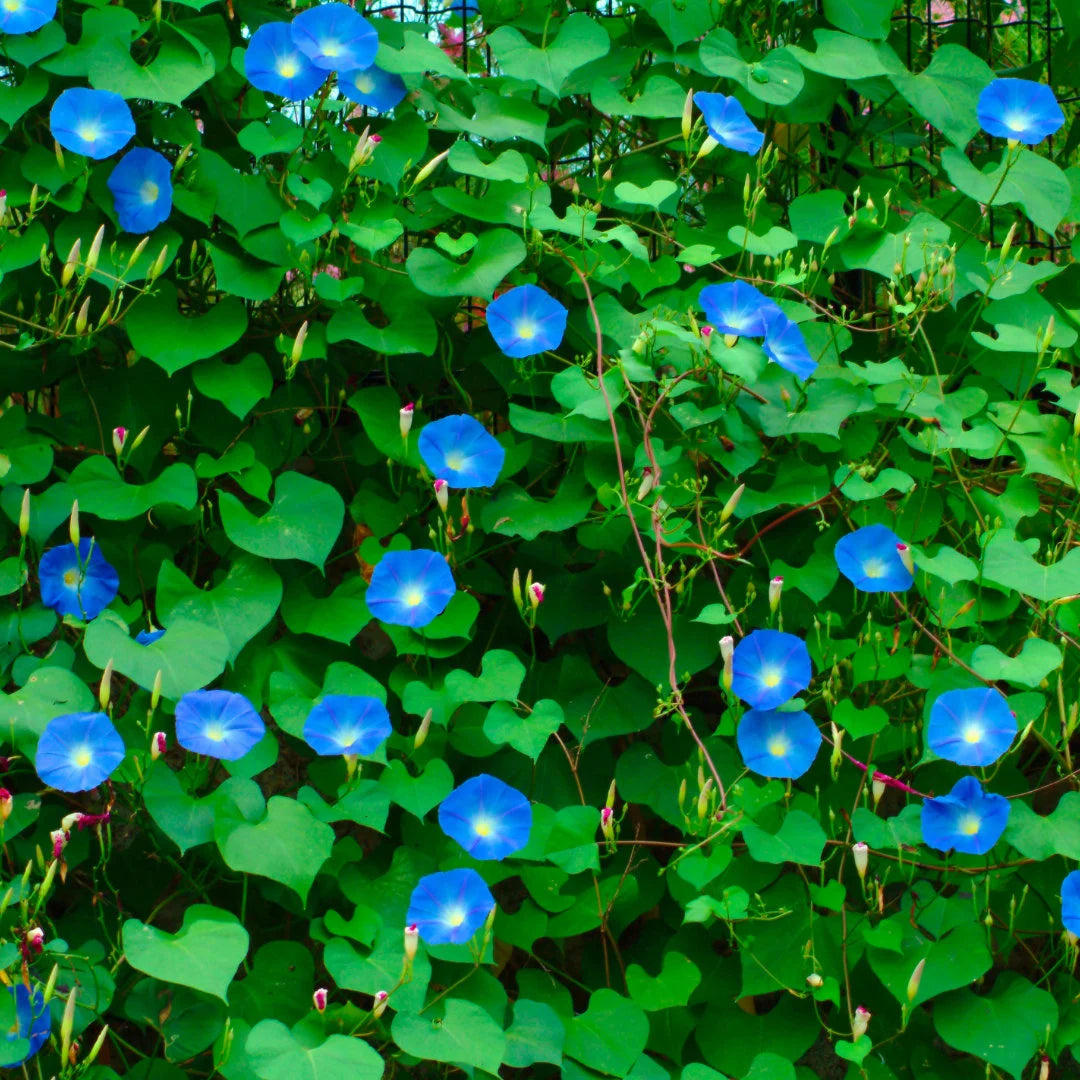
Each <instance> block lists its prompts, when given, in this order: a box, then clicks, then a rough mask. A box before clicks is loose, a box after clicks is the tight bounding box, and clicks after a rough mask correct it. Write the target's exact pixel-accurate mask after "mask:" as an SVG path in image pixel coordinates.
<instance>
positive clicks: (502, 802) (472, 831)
mask: <svg viewBox="0 0 1080 1080" xmlns="http://www.w3.org/2000/svg"><path fill="white" fill-rule="evenodd" d="M439 825H440V826H441V827H442V831H443V832H444V833H446V835H447V836H449V837H450V838H451V839H453V840H456V841H457V842H458V843H459V844H460V845H461V846H462V847H463V848H464V849H465V850H466V851H467V852H468V853H469V854H470V855H471V856H472V857H473V858H474V859H504V858H505V857H506V856H507V855H511V854H513V852H515V851H518V850H519V849H521V848H523V847H524V846H525V845H526V844H527V843H528V842H529V831H530V830H531V829H532V806H531V805H530V804H529V800H528V799H526V798H525V796H524V795H522V794H521V792H520V791H518V790H517V788H513V787H511V786H510V785H509V784H505V783H503V781H502V780H499V779H498V778H497V777H494V776H489V775H488V774H487V773H481V774H480V775H479V776H474V777H473V778H472V779H471V780H466V781H465V783H464V784H462V785H461V786H460V787H458V788H455V789H454V790H453V791H452V792H450V794H449V795H447V796H446V798H445V799H443V801H442V802H441V803H440V804H439Z"/></svg>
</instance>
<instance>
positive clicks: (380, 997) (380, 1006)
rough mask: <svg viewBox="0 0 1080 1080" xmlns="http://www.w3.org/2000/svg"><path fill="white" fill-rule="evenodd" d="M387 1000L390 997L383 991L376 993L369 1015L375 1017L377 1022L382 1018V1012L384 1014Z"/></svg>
mask: <svg viewBox="0 0 1080 1080" xmlns="http://www.w3.org/2000/svg"><path fill="white" fill-rule="evenodd" d="M389 1000H390V995H389V994H388V993H387V992H386V991H385V990H378V991H376V993H375V1002H374V1004H373V1005H372V1006H371V1014H372V1016H374V1017H375V1019H376V1020H378V1019H379V1017H380V1016H382V1014H383V1013H384V1012H386V1003H387V1002H388V1001H389Z"/></svg>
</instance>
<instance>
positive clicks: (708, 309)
mask: <svg viewBox="0 0 1080 1080" xmlns="http://www.w3.org/2000/svg"><path fill="white" fill-rule="evenodd" d="M698 303H699V304H700V305H701V307H702V309H703V310H704V312H705V317H706V318H707V319H708V320H709V322H710V323H711V324H712V326H713V328H714V329H715V330H717V331H719V332H720V333H721V334H730V335H733V336H734V337H764V336H765V315H766V313H769V312H777V313H779V311H780V308H779V306H778V305H777V303H776V301H775V300H770V299H769V298H768V297H767V296H766V295H765V294H764V293H763V292H761V291H760V290H759V289H755V288H754V286H753V285H751V284H749V283H748V282H746V281H726V282H724V284H722V285H706V286H705V288H704V289H702V290H701V293H700V295H699V296H698Z"/></svg>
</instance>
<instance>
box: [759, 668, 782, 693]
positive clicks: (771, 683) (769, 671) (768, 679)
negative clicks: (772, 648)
mask: <svg viewBox="0 0 1080 1080" xmlns="http://www.w3.org/2000/svg"><path fill="white" fill-rule="evenodd" d="M781 677H782V673H781V671H780V670H779V668H765V670H764V671H762V673H761V681H762V682H763V683H764V684H765V685H766V686H767V687H768V688H769V689H770V690H771V689H773V688H774V687H776V686H779V685H780V679H781Z"/></svg>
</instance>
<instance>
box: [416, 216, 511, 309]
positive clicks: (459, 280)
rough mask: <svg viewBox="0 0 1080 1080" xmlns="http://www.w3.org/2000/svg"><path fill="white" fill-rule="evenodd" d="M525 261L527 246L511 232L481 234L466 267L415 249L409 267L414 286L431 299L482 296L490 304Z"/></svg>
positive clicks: (499, 230)
mask: <svg viewBox="0 0 1080 1080" xmlns="http://www.w3.org/2000/svg"><path fill="white" fill-rule="evenodd" d="M524 259H525V245H524V244H523V243H522V242H521V240H520V238H519V237H517V236H516V235H515V234H514V233H512V232H510V231H508V230H507V229H489V230H488V231H487V232H484V233H481V234H480V239H479V240H478V241H477V244H476V247H474V248H473V250H472V254H471V255H470V256H469V259H468V261H467V262H465V263H455V262H453V261H452V260H451V259H448V258H447V257H446V256H445V255H440V254H439V253H438V252H437V251H435V250H433V249H432V248H426V247H422V248H415V249H414V250H413V251H412V253H411V254H410V255H409V258H408V261H407V262H406V264H405V267H406V269H407V270H408V271H409V277H410V278H412V281H413V284H414V285H415V286H416V287H417V288H418V289H419V290H420V291H421V292H422V293H425V294H427V295H428V296H480V297H483V298H484V299H485V300H490V299H491V298H492V297H493V296H494V295H495V290H496V289H497V288H498V286H499V285H500V283H501V282H502V280H503V278H504V277H506V275H507V274H509V273H510V271H511V270H513V269H514V267H516V266H517V265H519V264H520V263H521V262H522V261H524Z"/></svg>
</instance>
